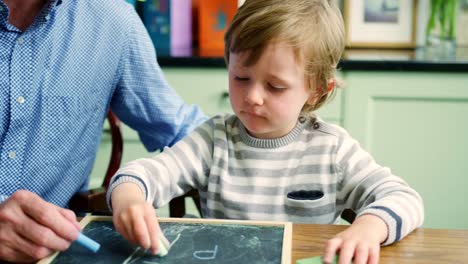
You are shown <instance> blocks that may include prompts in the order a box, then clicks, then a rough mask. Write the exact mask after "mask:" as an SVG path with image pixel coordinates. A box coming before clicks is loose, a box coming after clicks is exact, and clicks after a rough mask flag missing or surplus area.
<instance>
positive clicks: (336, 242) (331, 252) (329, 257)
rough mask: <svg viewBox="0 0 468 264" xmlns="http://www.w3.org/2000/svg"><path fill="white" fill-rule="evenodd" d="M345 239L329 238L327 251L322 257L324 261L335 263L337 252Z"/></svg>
mask: <svg viewBox="0 0 468 264" xmlns="http://www.w3.org/2000/svg"><path fill="white" fill-rule="evenodd" d="M342 243H343V240H341V239H340V238H333V239H330V240H328V242H327V245H326V246H325V252H324V254H323V257H322V261H323V263H326V264H329V263H333V260H334V259H335V254H336V253H337V252H338V250H339V248H340V247H341V244H342Z"/></svg>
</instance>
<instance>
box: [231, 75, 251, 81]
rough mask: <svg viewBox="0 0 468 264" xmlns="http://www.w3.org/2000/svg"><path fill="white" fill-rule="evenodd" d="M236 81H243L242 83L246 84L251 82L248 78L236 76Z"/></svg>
mask: <svg viewBox="0 0 468 264" xmlns="http://www.w3.org/2000/svg"><path fill="white" fill-rule="evenodd" d="M234 80H237V81H241V82H246V81H248V80H250V79H249V78H248V77H239V76H234Z"/></svg>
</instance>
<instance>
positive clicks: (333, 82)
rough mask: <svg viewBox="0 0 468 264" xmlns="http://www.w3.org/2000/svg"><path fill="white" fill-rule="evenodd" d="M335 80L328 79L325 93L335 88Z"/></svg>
mask: <svg viewBox="0 0 468 264" xmlns="http://www.w3.org/2000/svg"><path fill="white" fill-rule="evenodd" d="M335 84H336V83H335V80H333V79H332V80H329V81H328V87H327V93H329V92H331V91H332V90H333V88H335Z"/></svg>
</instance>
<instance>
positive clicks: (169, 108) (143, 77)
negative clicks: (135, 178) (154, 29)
mask: <svg viewBox="0 0 468 264" xmlns="http://www.w3.org/2000/svg"><path fill="white" fill-rule="evenodd" d="M130 16H131V17H130V19H129V21H130V23H129V33H128V38H127V45H126V46H125V48H124V51H123V53H122V57H121V59H120V65H119V73H118V74H119V80H118V83H117V86H116V89H115V92H114V94H113V97H112V100H111V102H110V105H111V109H112V111H114V112H115V113H116V114H117V116H118V117H119V118H120V120H122V121H123V122H124V123H125V124H127V125H128V126H129V127H131V128H133V129H135V130H136V131H137V132H138V134H139V137H140V139H141V141H142V142H143V144H144V145H145V147H146V148H147V150H148V151H155V150H158V149H159V150H160V149H162V148H163V147H165V146H171V145H173V144H174V143H175V142H177V141H178V140H180V139H181V138H182V137H183V136H185V135H186V134H187V133H189V132H190V131H192V130H193V129H194V128H195V127H197V126H198V125H200V124H201V123H202V122H204V121H205V120H206V119H207V118H206V116H205V115H204V114H203V113H202V111H201V110H200V108H199V107H198V106H195V105H187V104H185V103H184V102H183V100H182V98H181V97H180V96H179V95H178V94H177V93H176V91H174V90H173V89H172V88H171V87H170V86H169V85H168V83H167V81H166V80H165V78H164V76H163V73H162V70H161V68H160V67H159V64H158V62H157V60H156V52H155V49H154V46H153V43H152V41H151V39H150V37H149V35H148V33H147V31H146V29H145V27H144V25H143V23H142V22H141V20H140V18H139V17H138V16H137V14H136V13H135V12H132V13H131V14H130Z"/></svg>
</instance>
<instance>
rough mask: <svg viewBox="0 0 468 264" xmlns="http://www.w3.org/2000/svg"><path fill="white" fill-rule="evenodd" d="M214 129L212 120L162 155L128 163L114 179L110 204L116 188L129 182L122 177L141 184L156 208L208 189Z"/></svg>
mask: <svg viewBox="0 0 468 264" xmlns="http://www.w3.org/2000/svg"><path fill="white" fill-rule="evenodd" d="M214 127H215V126H214V124H213V122H211V120H209V121H207V122H205V123H204V124H203V125H201V126H200V127H199V128H197V129H196V130H194V131H193V132H191V133H190V134H189V135H188V136H186V137H185V138H183V139H182V140H180V141H179V142H177V143H176V144H175V145H174V146H173V147H170V148H169V147H166V148H164V150H163V152H162V153H160V154H158V155H156V156H154V157H151V158H144V159H138V160H135V161H132V162H129V163H127V164H126V165H125V166H123V167H122V168H121V169H119V170H118V171H117V173H116V175H115V176H114V177H113V178H112V179H111V182H110V185H109V192H108V194H107V197H108V204H110V201H109V197H111V193H110V192H111V191H112V190H113V189H114V188H115V186H114V185H117V184H121V183H123V180H125V179H126V178H123V177H119V176H120V175H131V176H132V179H135V178H137V179H138V181H141V182H142V183H143V188H141V189H142V190H146V191H147V192H146V194H147V195H146V199H147V201H148V202H151V203H153V206H154V207H156V208H159V207H162V206H164V205H166V204H167V203H168V202H169V201H170V200H171V199H172V198H174V197H177V196H180V195H182V194H184V193H186V192H187V191H189V190H190V189H203V187H204V186H206V185H207V181H208V175H209V170H210V167H211V163H212V155H213V154H212V152H213V142H214V140H213V138H214V136H213V135H214ZM117 179H118V180H119V181H118V182H117ZM133 181H134V180H133Z"/></svg>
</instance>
